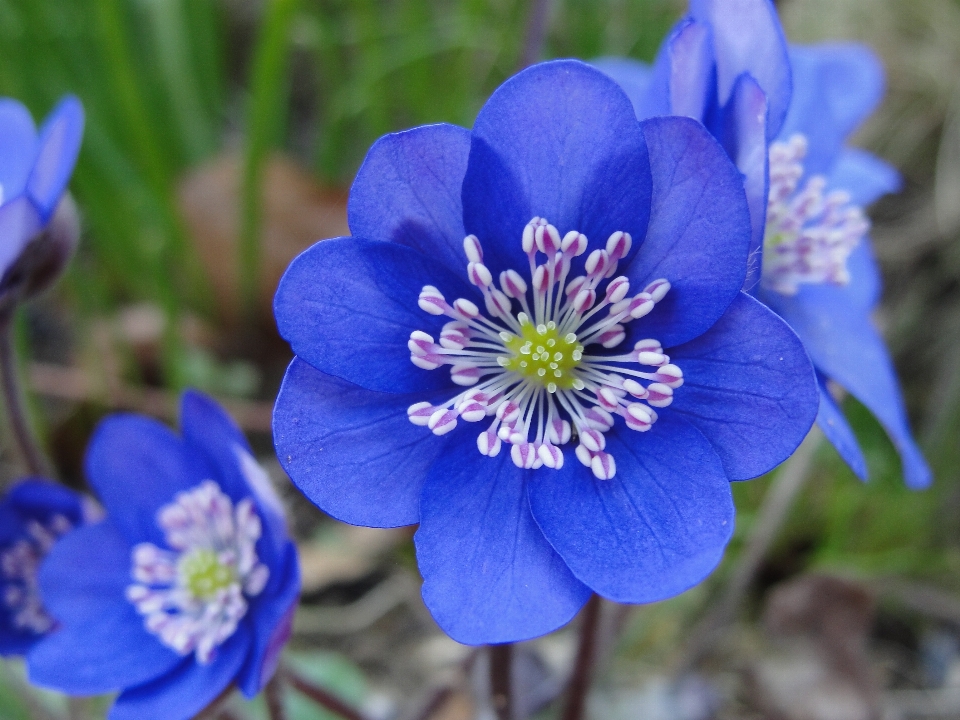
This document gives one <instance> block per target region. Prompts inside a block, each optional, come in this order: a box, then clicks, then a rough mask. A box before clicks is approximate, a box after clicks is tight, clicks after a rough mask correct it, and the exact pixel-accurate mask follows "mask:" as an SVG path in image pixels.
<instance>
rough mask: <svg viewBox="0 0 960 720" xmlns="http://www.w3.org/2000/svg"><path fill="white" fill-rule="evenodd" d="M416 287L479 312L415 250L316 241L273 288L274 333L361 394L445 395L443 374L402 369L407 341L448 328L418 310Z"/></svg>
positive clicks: (452, 278) (451, 278) (461, 283)
mask: <svg viewBox="0 0 960 720" xmlns="http://www.w3.org/2000/svg"><path fill="white" fill-rule="evenodd" d="M517 237H518V238H519V235H518V236H517ZM461 240H462V238H461ZM517 242H518V243H519V240H518V241H517ZM463 277H464V278H465V277H466V271H464V274H463ZM424 285H434V286H435V287H437V288H439V289H440V292H442V293H443V294H444V296H445V297H446V299H447V302H449V303H452V302H453V301H454V300H455V299H457V298H460V297H465V298H469V299H472V300H473V301H478V302H479V303H480V306H481V307H482V306H483V304H482V300H481V298H480V294H479V292H477V291H476V289H475V288H472V287H471V286H470V285H468V284H467V283H466V281H465V280H461V279H460V277H458V276H456V275H453V274H452V273H451V272H450V271H449V270H447V269H446V268H445V267H444V266H442V265H441V264H439V263H438V262H436V261H434V260H433V259H431V258H430V257H428V256H426V255H423V254H421V253H419V252H416V251H415V250H411V249H410V248H406V247H403V246H401V245H395V244H393V243H385V242H376V241H370V240H361V239H358V238H337V239H334V240H324V241H323V242H319V243H317V244H316V245H314V246H313V247H311V248H309V249H308V250H306V251H304V252H303V253H301V254H300V255H299V256H298V257H297V258H296V259H295V260H294V261H293V262H292V263H291V264H290V267H288V268H287V271H286V272H285V273H284V275H283V278H282V279H281V280H280V287H279V288H278V289H277V295H276V298H275V299H274V313H275V314H276V316H277V327H278V328H279V329H280V334H281V335H282V336H283V337H284V338H285V339H286V340H287V341H288V342H289V343H290V345H291V346H292V347H293V351H294V352H295V353H296V354H297V355H298V356H300V357H301V358H302V359H303V360H306V361H307V362H308V363H310V364H311V365H313V366H314V367H315V368H317V369H318V370H321V371H323V372H325V373H329V374H330V375H336V376H337V377H340V378H343V379H344V380H349V381H350V382H352V383H355V384H357V385H360V386H362V387H365V388H367V389H368V390H378V391H381V392H396V393H404V392H414V391H424V390H432V389H437V388H441V387H452V381H451V380H450V374H449V373H448V372H445V371H444V369H442V368H441V369H437V370H435V371H433V372H430V371H427V370H422V369H420V368H418V367H417V366H416V365H414V364H413V363H412V362H410V351H409V349H408V348H407V342H408V341H409V339H410V333H411V332H413V331H414V330H423V331H425V332H427V333H429V334H430V335H432V336H433V337H434V338H438V337H439V333H440V328H441V327H442V326H443V324H444V323H446V322H448V321H449V318H447V317H442V316H441V317H437V316H434V315H429V314H427V313H426V312H424V311H423V310H421V309H420V307H419V306H418V304H417V302H418V298H419V296H420V291H421V290H422V289H423V287H424Z"/></svg>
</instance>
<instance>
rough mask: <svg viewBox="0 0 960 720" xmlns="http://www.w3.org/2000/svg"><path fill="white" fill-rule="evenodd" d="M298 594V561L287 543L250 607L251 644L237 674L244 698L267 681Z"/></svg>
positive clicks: (287, 632)
mask: <svg viewBox="0 0 960 720" xmlns="http://www.w3.org/2000/svg"><path fill="white" fill-rule="evenodd" d="M299 597H300V564H299V562H298V560H297V550H296V547H295V546H294V545H293V543H288V544H287V555H286V558H285V561H284V562H283V563H277V564H276V565H274V566H273V567H272V568H271V570H270V582H269V583H268V584H267V586H266V587H265V588H264V589H263V593H262V594H261V595H259V596H258V597H257V598H256V599H255V600H254V602H253V604H252V605H251V606H250V612H249V617H250V622H251V624H252V625H253V646H252V649H251V652H250V653H249V655H248V657H247V661H246V663H245V664H244V666H243V669H241V671H240V674H239V675H238V677H237V686H238V687H239V688H240V691H241V692H242V693H243V694H244V695H246V696H247V697H253V696H254V695H256V694H257V693H258V692H260V690H262V689H263V686H264V685H266V684H267V682H268V681H269V680H270V678H271V677H273V673H274V671H276V669H277V664H278V663H279V661H280V653H281V651H282V650H283V646H284V645H285V644H286V642H287V639H288V638H289V637H290V631H291V628H292V624H293V614H294V612H296V609H297V600H298V599H299Z"/></svg>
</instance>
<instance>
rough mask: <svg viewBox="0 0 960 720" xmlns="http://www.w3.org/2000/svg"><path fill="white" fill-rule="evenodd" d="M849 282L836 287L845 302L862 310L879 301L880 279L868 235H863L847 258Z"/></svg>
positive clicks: (870, 308)
mask: <svg viewBox="0 0 960 720" xmlns="http://www.w3.org/2000/svg"><path fill="white" fill-rule="evenodd" d="M847 272H849V273H850V282H849V283H847V284H846V285H844V286H842V287H839V288H837V290H839V291H841V292H839V293H837V294H838V295H842V296H843V298H844V299H845V300H846V302H849V303H850V304H851V305H853V306H855V307H859V308H863V309H864V310H868V311H869V310H872V309H873V308H875V307H876V306H877V303H879V302H880V292H881V290H882V279H881V277H880V267H879V265H877V259H876V257H875V256H874V254H873V245H872V243H871V242H870V238H869V237H864V238H863V239H862V240H861V241H860V243H859V244H858V245H857V246H856V247H855V248H854V249H853V252H852V253H850V256H849V257H848V258H847Z"/></svg>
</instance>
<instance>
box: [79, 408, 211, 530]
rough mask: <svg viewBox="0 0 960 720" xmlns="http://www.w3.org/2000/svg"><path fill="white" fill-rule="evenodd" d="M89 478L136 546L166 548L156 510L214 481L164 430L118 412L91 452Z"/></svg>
mask: <svg viewBox="0 0 960 720" xmlns="http://www.w3.org/2000/svg"><path fill="white" fill-rule="evenodd" d="M85 466H86V473H87V477H88V478H89V480H90V483H91V486H92V487H93V489H94V490H95V491H96V493H97V495H98V496H99V498H100V501H101V502H102V503H103V505H104V507H105V508H106V509H107V513H108V515H109V516H110V519H111V522H112V523H113V524H114V525H115V526H116V528H117V529H118V530H119V531H120V532H121V533H122V534H123V536H124V537H125V538H126V539H127V541H128V542H129V543H130V544H131V545H132V544H134V543H138V542H152V543H154V544H155V545H161V546H163V545H165V544H166V540H165V537H164V534H163V531H162V530H161V529H160V526H159V525H158V524H157V517H156V516H157V511H158V510H160V508H162V507H163V506H164V505H167V504H169V503H170V502H172V501H173V498H174V496H175V495H176V494H177V493H178V492H181V491H183V490H189V489H191V488H193V487H195V486H196V485H198V484H200V482H201V481H203V480H204V479H206V478H209V477H212V476H213V471H212V468H211V467H210V466H209V465H208V464H207V463H206V462H205V461H204V459H203V458H202V456H200V455H199V454H198V453H195V452H191V451H190V450H189V449H188V448H187V446H186V445H185V443H184V442H183V441H182V440H181V439H180V438H178V437H177V436H176V435H174V434H173V432H172V431H171V430H170V429H169V428H167V427H166V426H165V425H163V424H161V423H159V422H157V421H156V420H153V419H150V418H146V417H142V416H140V415H131V414H122V413H118V414H115V415H111V416H110V417H108V418H107V419H106V420H104V421H102V422H101V423H100V425H99V426H98V427H97V429H96V431H95V432H94V435H93V439H92V440H91V441H90V445H89V447H88V448H87V456H86V460H85Z"/></svg>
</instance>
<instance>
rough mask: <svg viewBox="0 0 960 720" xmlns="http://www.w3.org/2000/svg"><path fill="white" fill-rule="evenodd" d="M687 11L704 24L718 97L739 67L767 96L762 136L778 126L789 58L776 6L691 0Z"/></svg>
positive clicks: (730, 87)
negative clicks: (710, 43) (709, 34)
mask: <svg viewBox="0 0 960 720" xmlns="http://www.w3.org/2000/svg"><path fill="white" fill-rule="evenodd" d="M690 14H691V16H693V17H694V18H695V19H696V20H697V21H699V22H701V23H705V24H707V25H709V27H710V29H711V31H712V33H713V54H714V56H715V58H716V66H717V90H718V103H719V104H720V105H721V106H723V105H726V104H727V101H728V100H729V99H730V98H731V97H732V95H733V91H734V87H735V86H736V83H737V80H738V79H739V78H740V76H741V75H742V74H744V73H747V74H749V75H751V76H753V78H755V79H756V81H757V84H758V85H759V86H760V87H761V88H762V89H763V91H764V93H766V96H767V103H768V105H769V115H768V120H767V123H768V124H767V139H768V140H772V139H773V138H775V137H776V136H777V134H778V133H779V132H780V127H781V125H783V122H784V118H785V117H786V115H787V108H788V106H789V105H790V102H791V101H790V96H791V91H792V83H791V78H790V59H789V57H788V54H787V43H786V39H785V38H784V35H783V28H782V27H781V25H780V20H779V18H778V17H777V10H776V8H775V7H774V6H773V3H772V2H770V0H691V2H690Z"/></svg>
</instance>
